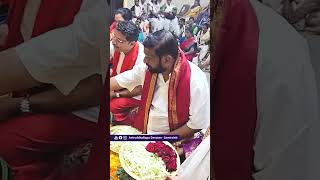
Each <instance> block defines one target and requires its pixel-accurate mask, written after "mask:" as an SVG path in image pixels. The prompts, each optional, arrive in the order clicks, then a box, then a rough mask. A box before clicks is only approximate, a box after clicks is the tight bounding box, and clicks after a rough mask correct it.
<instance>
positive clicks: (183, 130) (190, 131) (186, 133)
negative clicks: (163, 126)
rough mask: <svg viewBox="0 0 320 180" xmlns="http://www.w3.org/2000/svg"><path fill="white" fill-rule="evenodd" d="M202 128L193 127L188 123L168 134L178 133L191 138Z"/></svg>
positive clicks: (181, 136) (183, 137)
mask: <svg viewBox="0 0 320 180" xmlns="http://www.w3.org/2000/svg"><path fill="white" fill-rule="evenodd" d="M200 130H201V129H191V128H189V127H188V126H187V125H186V124H185V125H183V126H181V127H180V128H178V129H176V130H173V131H171V132H169V133H167V134H166V135H178V136H180V138H181V139H185V138H190V137H192V136H193V135H194V133H196V132H198V131H200Z"/></svg>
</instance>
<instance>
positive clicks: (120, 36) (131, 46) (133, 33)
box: [110, 21, 144, 125]
mask: <svg viewBox="0 0 320 180" xmlns="http://www.w3.org/2000/svg"><path fill="white" fill-rule="evenodd" d="M139 32H140V31H139V29H138V27H137V26H136V25H135V24H134V23H133V22H131V21H121V22H119V23H118V24H117V27H116V29H115V30H114V36H113V39H112V44H113V46H114V49H115V52H114V55H113V67H112V74H111V77H113V76H116V75H118V74H120V73H123V72H125V71H127V70H130V69H132V68H133V67H134V66H135V65H137V64H139V63H142V62H143V59H144V52H143V45H142V44H141V43H139V42H137V40H138V36H139ZM140 90H141V87H140V86H139V87H137V88H136V89H135V90H134V91H132V92H130V91H128V90H127V89H121V90H118V91H115V92H111V94H110V98H111V100H110V111H111V113H112V114H113V116H114V119H115V122H116V123H118V124H126V125H130V124H131V123H132V117H130V115H131V114H130V111H131V110H132V109H134V108H136V107H138V106H139V104H140V96H138V95H139V94H140V93H141V91H140Z"/></svg>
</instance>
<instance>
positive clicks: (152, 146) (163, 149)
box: [146, 142, 177, 172]
mask: <svg viewBox="0 0 320 180" xmlns="http://www.w3.org/2000/svg"><path fill="white" fill-rule="evenodd" d="M146 150H147V151H148V152H151V153H154V154H156V155H157V156H158V157H161V159H162V160H163V161H164V163H165V164H166V168H167V170H168V171H169V172H172V171H175V170H177V154H176V153H175V152H174V150H172V148H171V147H170V146H168V145H166V144H164V143H163V142H155V143H149V144H148V145H147V146H146Z"/></svg>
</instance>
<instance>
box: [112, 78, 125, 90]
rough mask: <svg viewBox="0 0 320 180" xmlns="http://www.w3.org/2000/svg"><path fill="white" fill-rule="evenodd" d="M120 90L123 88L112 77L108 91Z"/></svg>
mask: <svg viewBox="0 0 320 180" xmlns="http://www.w3.org/2000/svg"><path fill="white" fill-rule="evenodd" d="M121 89H123V87H121V86H120V85H119V83H118V82H117V80H116V78H115V77H112V78H111V79H110V91H119V90H121Z"/></svg>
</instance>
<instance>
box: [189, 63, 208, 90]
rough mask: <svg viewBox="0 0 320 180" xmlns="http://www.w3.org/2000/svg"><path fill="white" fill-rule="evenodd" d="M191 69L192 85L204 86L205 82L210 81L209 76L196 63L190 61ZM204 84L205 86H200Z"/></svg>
mask: <svg viewBox="0 0 320 180" xmlns="http://www.w3.org/2000/svg"><path fill="white" fill-rule="evenodd" d="M189 65H190V70H191V78H190V85H191V87H199V88H200V87H203V86H204V85H205V84H207V83H208V81H207V77H206V75H205V73H204V72H203V71H202V70H201V69H200V68H199V67H198V66H197V65H195V64H194V63H192V62H190V61H189ZM200 84H202V85H203V86H199V85H200Z"/></svg>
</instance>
